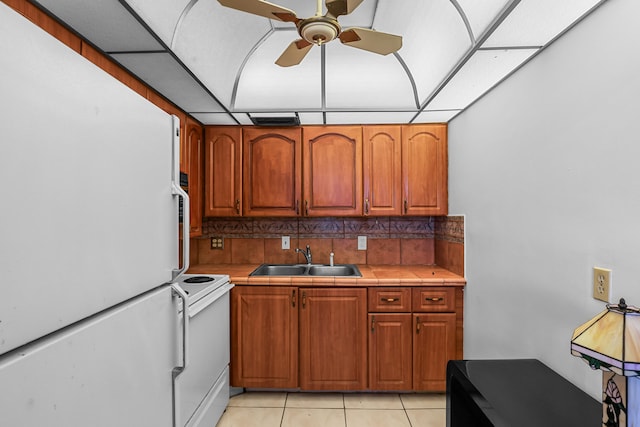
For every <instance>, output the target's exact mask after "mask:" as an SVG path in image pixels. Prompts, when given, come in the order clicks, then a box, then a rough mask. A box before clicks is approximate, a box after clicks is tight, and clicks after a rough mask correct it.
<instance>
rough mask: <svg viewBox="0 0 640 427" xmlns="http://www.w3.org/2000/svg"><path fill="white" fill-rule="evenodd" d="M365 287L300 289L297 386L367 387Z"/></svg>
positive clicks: (327, 387) (337, 388) (352, 388)
mask: <svg viewBox="0 0 640 427" xmlns="http://www.w3.org/2000/svg"><path fill="white" fill-rule="evenodd" d="M366 329H367V290H366V289H362V288H360V289H351V288H332V289H315V288H312V289H302V288H301V289H300V388H301V389H302V390H345V391H346V390H365V389H366V388H367V331H366Z"/></svg>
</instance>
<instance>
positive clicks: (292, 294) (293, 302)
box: [291, 289, 296, 307]
mask: <svg viewBox="0 0 640 427" xmlns="http://www.w3.org/2000/svg"><path fill="white" fill-rule="evenodd" d="M295 306H296V290H295V289H294V290H292V291H291V307H295Z"/></svg>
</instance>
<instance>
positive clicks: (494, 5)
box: [456, 0, 512, 40]
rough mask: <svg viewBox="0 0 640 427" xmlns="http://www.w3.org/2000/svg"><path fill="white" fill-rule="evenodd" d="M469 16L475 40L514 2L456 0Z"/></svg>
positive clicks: (505, 0) (501, 0) (507, 0)
mask: <svg viewBox="0 0 640 427" xmlns="http://www.w3.org/2000/svg"><path fill="white" fill-rule="evenodd" d="M456 1H457V2H458V4H459V5H460V7H461V8H462V10H463V11H464V14H465V15H466V16H467V20H468V21H469V25H470V26H471V31H472V32H473V38H474V39H475V40H478V38H479V37H480V36H481V35H482V34H484V32H485V31H486V30H487V28H488V27H489V25H490V24H491V23H492V22H493V21H494V20H495V19H496V18H497V17H498V15H499V14H500V11H502V9H504V7H505V6H506V5H507V4H509V3H510V2H511V1H512V0H482V1H478V0H456Z"/></svg>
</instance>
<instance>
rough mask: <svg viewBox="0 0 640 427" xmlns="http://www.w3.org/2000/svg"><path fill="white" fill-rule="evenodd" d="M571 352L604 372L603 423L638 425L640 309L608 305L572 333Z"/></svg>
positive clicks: (639, 419) (593, 367)
mask: <svg viewBox="0 0 640 427" xmlns="http://www.w3.org/2000/svg"><path fill="white" fill-rule="evenodd" d="M571 354H573V355H574V356H577V357H580V358H582V359H584V360H585V361H586V362H587V363H588V364H589V366H591V368H592V369H601V370H602V371H603V375H602V412H603V413H602V415H603V418H602V425H603V426H607V427H608V426H616V427H627V426H640V379H639V378H638V376H639V375H640V309H638V308H637V307H633V306H628V305H627V304H626V303H625V300H624V299H620V302H619V303H618V304H607V309H606V310H605V311H603V312H602V313H600V314H598V315H597V316H595V317H594V318H593V319H591V320H589V321H588V322H586V323H585V324H583V325H581V326H579V327H578V328H576V330H575V331H574V332H573V337H572V338H571Z"/></svg>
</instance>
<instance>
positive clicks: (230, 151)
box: [204, 126, 242, 216]
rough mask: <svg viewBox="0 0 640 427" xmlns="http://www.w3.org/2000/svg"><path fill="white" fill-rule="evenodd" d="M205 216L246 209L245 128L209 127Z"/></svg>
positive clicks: (236, 214) (229, 213) (228, 214)
mask: <svg viewBox="0 0 640 427" xmlns="http://www.w3.org/2000/svg"><path fill="white" fill-rule="evenodd" d="M204 134H205V150H204V151H205V182H204V191H205V197H204V201H205V205H204V215H205V216H238V215H240V214H241V213H242V128H241V127H240V126H208V127H206V128H205V132H204Z"/></svg>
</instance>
